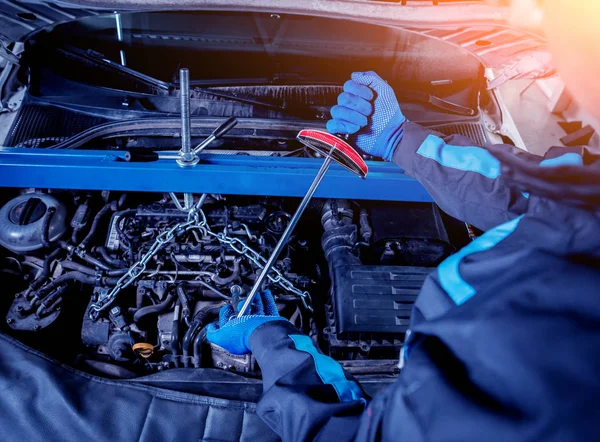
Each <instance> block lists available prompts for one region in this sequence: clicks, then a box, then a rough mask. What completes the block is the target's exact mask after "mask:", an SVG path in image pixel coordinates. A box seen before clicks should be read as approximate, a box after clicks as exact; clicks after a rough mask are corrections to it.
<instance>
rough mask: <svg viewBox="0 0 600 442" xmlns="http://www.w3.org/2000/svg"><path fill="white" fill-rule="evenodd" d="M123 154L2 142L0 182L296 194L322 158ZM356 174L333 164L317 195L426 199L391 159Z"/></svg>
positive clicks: (5, 184)
mask: <svg viewBox="0 0 600 442" xmlns="http://www.w3.org/2000/svg"><path fill="white" fill-rule="evenodd" d="M124 154H125V153H124V152H117V151H110V152H108V151H99V150H59V149H57V150H51V149H27V148H0V187H20V188H24V187H37V188H48V189H80V190H121V191H140V192H194V193H221V194H235V195H265V196H293V197H301V196H303V195H304V194H305V193H306V190H307V189H308V186H309V185H310V183H311V181H312V180H313V178H314V177H315V174H316V173H317V170H318V169H319V167H320V166H321V164H322V160H321V159H311V158H287V157H252V156H242V155H235V156H230V155H203V156H202V159H201V160H202V162H201V163H200V164H198V165H196V166H195V167H189V168H182V167H180V166H179V165H178V164H177V163H176V162H175V161H173V160H158V161H154V162H148V163H131V162H126V161H124V160H123V157H124ZM368 166H369V175H368V176H367V178H366V179H365V180H357V179H356V177H355V176H354V175H352V173H350V172H348V171H346V170H345V169H343V168H341V167H339V166H337V165H333V166H331V169H330V171H329V173H328V174H327V176H326V177H325V179H324V180H323V182H322V184H321V185H320V186H319V189H318V190H317V192H316V194H315V197H317V198H352V199H363V200H387V201H412V202H430V201H432V199H431V196H430V195H429V194H428V193H427V191H426V190H425V189H424V188H423V186H421V184H419V183H418V182H417V181H416V180H414V179H412V178H409V177H407V176H406V175H404V172H403V171H402V170H401V169H400V168H398V166H396V165H394V164H391V163H380V162H369V163H368Z"/></svg>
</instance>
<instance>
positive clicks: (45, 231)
mask: <svg viewBox="0 0 600 442" xmlns="http://www.w3.org/2000/svg"><path fill="white" fill-rule="evenodd" d="M55 213H56V207H49V208H48V212H47V214H46V218H44V222H43V223H42V236H41V240H42V245H43V246H44V247H50V238H49V235H50V223H51V222H52V218H54V214H55Z"/></svg>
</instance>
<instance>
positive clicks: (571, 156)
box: [540, 152, 583, 167]
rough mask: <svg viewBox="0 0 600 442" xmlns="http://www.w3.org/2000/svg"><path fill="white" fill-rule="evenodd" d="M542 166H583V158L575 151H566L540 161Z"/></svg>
mask: <svg viewBox="0 0 600 442" xmlns="http://www.w3.org/2000/svg"><path fill="white" fill-rule="evenodd" d="M540 166H542V167H559V166H583V158H582V156H581V155H579V154H578V153H575V152H570V153H566V154H564V155H561V156H559V157H556V158H550V159H548V160H543V161H542V162H540Z"/></svg>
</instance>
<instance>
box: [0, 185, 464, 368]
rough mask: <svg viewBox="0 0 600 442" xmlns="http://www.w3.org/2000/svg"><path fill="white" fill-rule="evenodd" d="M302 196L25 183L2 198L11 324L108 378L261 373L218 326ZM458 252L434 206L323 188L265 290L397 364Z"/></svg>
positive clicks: (330, 348)
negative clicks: (170, 372) (210, 332)
mask: <svg viewBox="0 0 600 442" xmlns="http://www.w3.org/2000/svg"><path fill="white" fill-rule="evenodd" d="M290 200H291V201H290ZM295 203H296V201H295V199H286V198H271V197H254V198H248V197H236V196H223V195H201V196H196V198H195V200H194V206H193V208H192V209H191V210H184V209H182V207H181V204H180V202H179V200H178V199H177V196H176V195H174V194H171V195H169V194H164V195H156V194H134V193H116V192H77V191H50V192H40V191H32V192H26V193H22V194H20V195H18V196H16V197H14V198H12V199H10V200H9V201H8V202H6V203H5V204H4V205H3V207H2V209H0V222H1V223H2V229H0V244H1V245H2V246H3V249H2V255H3V261H4V264H3V266H2V272H3V274H4V276H5V281H11V284H7V285H6V287H8V286H10V287H11V290H10V291H11V292H12V293H13V295H14V298H13V299H12V301H11V303H10V305H9V306H8V311H7V312H6V323H7V324H8V326H9V327H10V329H11V333H12V334H14V335H15V336H17V337H19V338H23V337H24V338H23V339H24V341H26V342H27V341H30V340H31V341H32V342H33V343H34V344H33V346H34V347H40V346H41V347H42V348H43V351H44V352H46V353H48V354H50V355H56V357H57V358H59V359H61V360H63V361H64V362H65V363H69V364H74V365H75V366H77V367H78V368H80V369H84V370H86V371H89V372H92V373H96V374H102V375H105V376H109V377H115V378H130V377H135V376H141V375H145V374H149V373H154V372H157V371H163V370H167V369H170V368H178V367H185V368H191V367H197V368H200V367H202V368H206V367H212V368H219V369H223V370H229V371H235V372H238V373H247V374H250V375H252V374H254V375H256V374H257V373H258V371H259V368H258V367H257V366H256V364H255V362H254V359H253V357H252V356H250V355H245V356H236V355H231V354H229V353H227V352H225V351H224V350H223V349H221V348H219V347H217V346H214V345H212V344H210V343H207V342H206V340H205V327H206V325H207V324H209V323H210V322H212V321H215V320H216V319H217V317H218V312H219V309H220V308H221V307H222V306H223V305H225V303H231V304H232V305H233V306H234V308H237V304H238V302H239V301H240V300H243V298H244V296H245V295H246V294H247V292H248V290H249V288H250V287H251V286H252V283H253V280H254V279H255V278H256V275H257V272H258V271H260V270H261V269H262V267H263V266H264V264H265V262H266V258H268V256H269V255H270V252H271V251H272V250H273V246H274V244H275V242H276V241H277V239H278V237H279V235H281V234H282V232H283V230H284V229H285V227H286V225H287V223H288V222H289V220H290V212H291V211H293V209H294V205H295ZM390 215H391V216H390ZM394 215H400V216H399V217H398V218H396V217H395V216H394ZM407 215H408V216H409V217H410V219H411V220H416V219H419V220H420V222H419V223H418V225H416V224H413V223H412V222H410V223H409V222H407V220H406V217H407ZM317 232H321V234H319V233H317ZM453 250H454V247H453V246H452V245H451V244H450V241H449V239H448V235H447V232H446V230H445V227H444V223H443V221H442V216H441V214H440V212H439V211H438V209H437V208H436V207H435V206H434V205H432V204H423V203H421V204H416V203H412V204H409V203H398V204H395V205H394V204H389V203H387V204H381V203H374V202H365V203H357V202H350V201H348V200H315V201H313V202H312V203H311V205H310V206H309V208H308V210H307V213H306V214H305V216H304V218H303V219H302V221H301V223H300V224H299V226H298V228H297V229H296V231H295V232H294V234H293V236H292V237H291V238H290V240H289V241H288V242H287V244H286V246H285V249H284V252H283V253H282V254H281V255H280V258H279V260H278V261H277V263H276V266H275V268H274V270H273V271H272V272H271V274H270V276H269V281H268V283H267V284H266V288H267V289H269V290H271V292H272V293H273V295H274V297H275V299H276V302H277V306H278V309H279V311H280V314H281V315H282V316H284V317H286V318H288V319H289V320H290V321H291V322H292V323H293V324H294V325H296V326H297V327H298V328H299V329H301V330H303V331H304V332H306V333H307V334H309V336H311V338H312V339H313V340H314V341H315V343H317V344H318V345H319V346H320V347H321V348H322V349H323V350H324V352H326V353H329V354H331V355H332V356H333V357H334V358H336V359H338V360H340V361H343V362H344V363H345V365H346V366H347V367H349V368H350V370H351V371H352V369H353V368H354V369H355V371H356V372H357V373H363V374H365V373H367V374H373V373H388V374H389V373H394V372H395V365H396V364H397V357H398V352H399V349H400V346H401V345H402V341H403V337H404V333H405V331H406V329H407V327H408V321H409V316H410V309H411V307H412V304H413V303H414V300H415V297H416V295H417V293H418V291H419V289H420V287H421V285H422V283H423V280H424V278H425V277H426V275H427V274H428V273H429V271H430V270H431V267H432V266H435V265H436V264H437V263H439V262H440V261H441V260H442V259H444V258H445V257H446V256H448V255H449V254H450V253H451V252H452V251H453ZM7 295H8V293H6V294H5V296H4V299H5V300H6V299H7V298H8V297H9V296H7ZM49 343H51V344H49ZM65 359H67V360H65Z"/></svg>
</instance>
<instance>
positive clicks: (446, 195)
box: [327, 72, 527, 230]
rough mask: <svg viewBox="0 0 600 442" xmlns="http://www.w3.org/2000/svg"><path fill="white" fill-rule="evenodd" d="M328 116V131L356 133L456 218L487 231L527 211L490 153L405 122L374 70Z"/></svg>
mask: <svg viewBox="0 0 600 442" xmlns="http://www.w3.org/2000/svg"><path fill="white" fill-rule="evenodd" d="M331 115H332V117H333V119H332V120H330V121H328V123H327V129H328V130H329V131H330V132H332V133H341V134H356V135H355V143H356V146H357V147H358V148H359V149H361V150H362V151H363V152H365V153H367V154H369V155H373V156H376V157H381V158H384V159H386V160H388V161H393V162H394V163H396V164H397V165H398V166H400V167H401V168H402V169H404V171H405V172H406V174H407V175H410V176H412V177H414V178H416V179H417V180H419V182H421V184H423V186H424V187H425V188H426V189H427V191H428V192H429V193H430V194H431V196H432V197H433V198H434V200H435V202H436V203H437V204H438V205H439V206H440V207H441V208H442V210H444V211H445V212H446V213H448V214H450V215H451V216H453V217H455V218H458V219H460V220H462V221H466V222H468V223H470V224H472V225H474V226H476V227H478V228H480V229H482V230H488V229H489V228H492V227H495V226H497V225H499V224H501V223H504V222H506V221H509V220H511V219H513V218H516V217H517V216H519V215H521V214H522V213H524V212H525V210H526V208H527V197H526V195H523V194H522V193H521V192H519V191H517V190H514V189H513V188H511V187H509V186H508V185H506V184H505V183H504V180H503V178H502V176H501V175H500V169H501V167H500V162H499V161H498V160H497V159H496V158H495V157H494V156H493V155H492V154H490V153H489V152H488V151H487V150H486V149H484V148H481V147H478V146H475V144H474V143H473V141H471V140H469V139H468V138H466V137H463V136H459V135H453V136H450V137H444V136H443V135H441V134H439V133H436V132H434V131H432V130H429V129H426V128H424V127H422V126H419V125H418V124H416V123H412V122H410V121H407V119H406V117H405V116H404V115H403V114H402V111H401V110H400V106H399V105H398V101H397V99H396V96H395V94H394V91H393V89H392V88H391V87H390V86H389V85H388V84H387V83H386V82H385V81H384V80H383V79H381V78H380V77H379V76H378V75H377V74H375V73H374V72H366V73H363V72H355V73H354V74H352V80H349V81H348V82H346V84H345V85H344V92H343V93H342V94H340V96H339V97H338V105H337V106H334V107H333V108H332V109H331ZM507 148H512V146H510V147H508V146H507Z"/></svg>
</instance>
